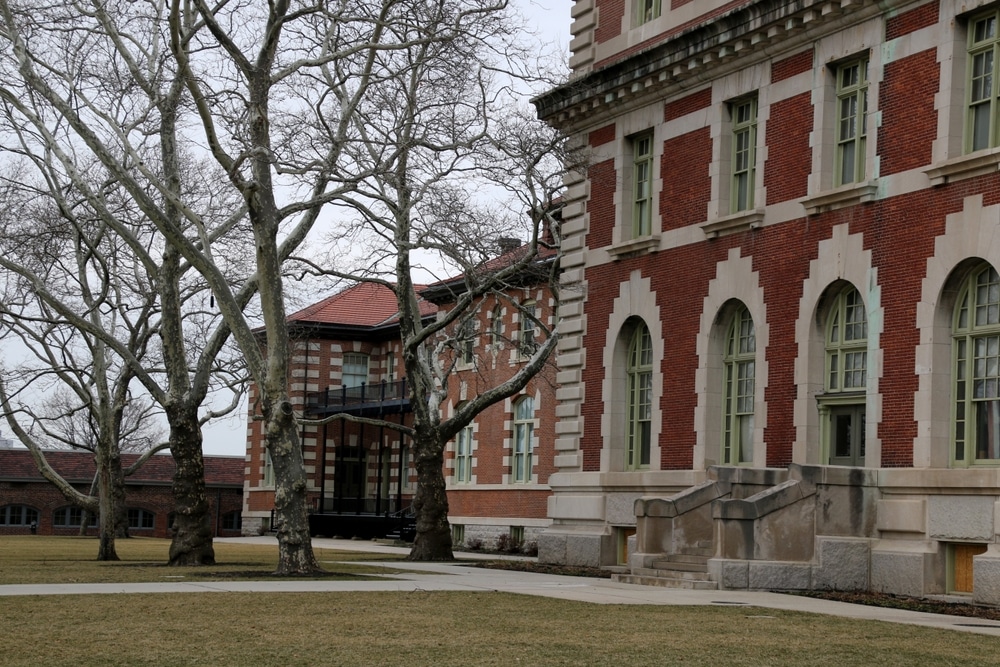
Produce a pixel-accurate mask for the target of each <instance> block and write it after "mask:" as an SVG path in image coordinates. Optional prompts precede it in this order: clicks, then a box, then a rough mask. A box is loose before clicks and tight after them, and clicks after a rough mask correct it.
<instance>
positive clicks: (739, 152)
mask: <svg viewBox="0 0 1000 667" xmlns="http://www.w3.org/2000/svg"><path fill="white" fill-rule="evenodd" d="M730 114H731V116H732V123H733V183H732V191H731V201H732V204H731V206H732V212H733V213H737V212H739V211H748V210H750V209H752V208H753V189H754V172H755V169H756V166H757V165H756V162H757V155H756V145H757V99H756V98H753V99H749V100H743V101H739V102H733V103H732V104H731V105H730Z"/></svg>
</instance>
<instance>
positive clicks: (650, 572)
mask: <svg viewBox="0 0 1000 667" xmlns="http://www.w3.org/2000/svg"><path fill="white" fill-rule="evenodd" d="M631 574H637V575H641V576H644V577H667V578H669V579H685V580H687V581H709V580H710V577H709V575H708V572H705V571H701V572H699V571H698V570H681V569H677V568H675V567H637V568H635V569H634V570H632V572H631Z"/></svg>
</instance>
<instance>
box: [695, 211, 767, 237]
mask: <svg viewBox="0 0 1000 667" xmlns="http://www.w3.org/2000/svg"><path fill="white" fill-rule="evenodd" d="M763 222H764V209H762V208H757V209H753V210H750V211H740V212H739V213H733V214H732V215H726V216H723V217H721V218H716V219H715V220H711V221H709V222H706V223H704V224H702V225H701V231H703V232H705V236H707V237H708V238H710V239H714V238H716V237H719V236H724V235H726V234H733V233H735V232H742V231H746V230H748V229H757V228H758V227H760V226H761V224H762V223H763Z"/></svg>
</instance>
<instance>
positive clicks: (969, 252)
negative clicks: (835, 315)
mask: <svg viewBox="0 0 1000 667" xmlns="http://www.w3.org/2000/svg"><path fill="white" fill-rule="evenodd" d="M998 220H1000V206H998V205H993V206H983V198H982V195H981V194H976V195H970V196H969V197H966V198H965V200H964V201H963V209H962V210H961V211H958V212H956V213H952V214H950V215H949V216H948V217H947V219H946V222H945V231H944V234H942V235H941V236H938V237H937V239H936V240H935V241H934V254H933V255H932V256H931V257H929V258H928V259H927V265H926V266H927V269H926V273H925V276H924V279H923V281H922V282H921V296H920V301H918V302H917V313H916V322H915V325H916V327H917V330H918V331H919V334H920V341H919V343H918V344H917V348H916V351H915V359H914V364H915V369H914V370H915V372H916V374H917V377H918V388H917V391H916V393H915V394H914V397H913V411H914V419H915V420H916V422H917V435H916V437H915V438H914V441H913V465H914V467H915V468H948V467H950V465H951V430H952V421H953V420H952V398H951V372H952V370H951V365H952V358H951V357H952V352H951V348H952V344H951V341H952V316H953V312H954V307H955V300H956V299H957V297H958V294H957V290H956V286H957V281H956V280H955V279H956V278H959V279H960V278H961V276H956V273H957V271H956V269H960V268H961V265H962V264H965V263H967V262H969V261H974V260H980V259H981V260H985V261H987V262H989V263H990V264H992V265H993V266H994V267H1000V234H997V233H996V229H997V221H998Z"/></svg>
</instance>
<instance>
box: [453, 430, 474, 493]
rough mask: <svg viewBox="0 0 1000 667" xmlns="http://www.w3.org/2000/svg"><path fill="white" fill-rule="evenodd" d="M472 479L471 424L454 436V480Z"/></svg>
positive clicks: (458, 481) (464, 480) (460, 481)
mask: <svg viewBox="0 0 1000 667" xmlns="http://www.w3.org/2000/svg"><path fill="white" fill-rule="evenodd" d="M470 481H472V425H471V424H470V425H469V426H466V427H465V428H463V429H462V430H461V431H459V432H458V435H457V436H456V437H455V482H456V483H458V484H468V483H469V482H470Z"/></svg>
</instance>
